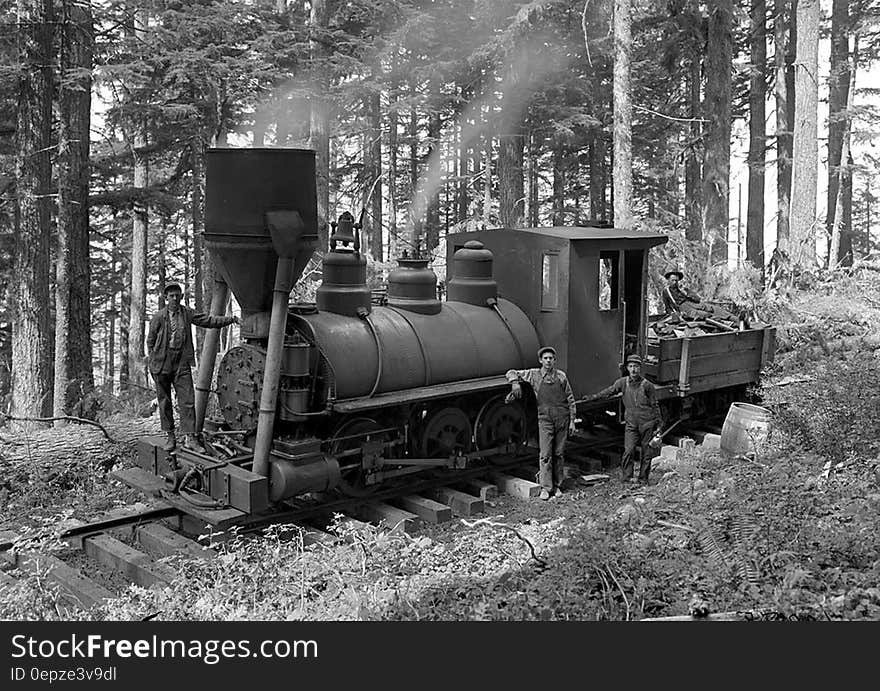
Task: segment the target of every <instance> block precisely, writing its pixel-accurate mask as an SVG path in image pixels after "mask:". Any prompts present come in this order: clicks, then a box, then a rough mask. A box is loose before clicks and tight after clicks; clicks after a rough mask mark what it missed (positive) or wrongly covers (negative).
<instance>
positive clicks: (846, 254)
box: [838, 154, 855, 266]
mask: <svg viewBox="0 0 880 691" xmlns="http://www.w3.org/2000/svg"><path fill="white" fill-rule="evenodd" d="M852 166H853V157H852V154H849V155H848V156H847V170H846V175H844V177H843V227H842V228H841V229H840V251H839V253H838V261H839V262H840V265H841V266H852V264H853V260H854V259H855V253H854V248H853V227H852V206H853V168H852Z"/></svg>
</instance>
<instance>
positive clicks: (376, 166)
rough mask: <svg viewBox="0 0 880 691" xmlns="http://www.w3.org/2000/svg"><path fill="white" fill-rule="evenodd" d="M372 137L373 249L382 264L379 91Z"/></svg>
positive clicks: (373, 108) (372, 113)
mask: <svg viewBox="0 0 880 691" xmlns="http://www.w3.org/2000/svg"><path fill="white" fill-rule="evenodd" d="M377 78H379V76H378V75H377ZM370 137H371V140H370V168H371V176H370V179H369V180H368V181H367V182H369V184H370V189H371V190H372V197H371V198H370V210H369V215H370V231H371V232H370V236H371V238H372V245H371V249H372V252H373V259H375V260H376V261H380V262H381V261H383V258H384V256H385V252H384V242H383V239H382V103H381V100H380V98H379V92H378V91H377V92H375V93H373V94H372V95H371V96H370ZM374 185H375V186H374Z"/></svg>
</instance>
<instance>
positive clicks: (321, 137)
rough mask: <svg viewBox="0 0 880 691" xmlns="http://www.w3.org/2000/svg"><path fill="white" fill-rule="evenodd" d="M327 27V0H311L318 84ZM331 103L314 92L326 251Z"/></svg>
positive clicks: (322, 82) (313, 131) (312, 130)
mask: <svg viewBox="0 0 880 691" xmlns="http://www.w3.org/2000/svg"><path fill="white" fill-rule="evenodd" d="M326 26H327V2H326V0H312V3H311V10H310V13H309V30H310V33H309V51H310V54H311V60H312V69H313V79H314V80H315V83H316V86H317V87H319V88H320V87H321V86H324V87H326V86H327V85H326V77H325V76H324V74H323V71H324V67H323V64H322V63H323V59H324V58H325V57H326V53H327V49H326V48H325V47H324V44H323V43H322V42H321V40H320V38H321V33H322V32H323V31H324V30H325V29H326ZM329 118H330V116H329V112H328V106H327V103H326V101H325V99H324V98H322V97H321V96H318V95H314V96H313V98H312V101H311V119H310V123H309V124H310V127H309V145H310V146H311V148H313V149H314V150H315V152H316V155H315V177H316V181H317V190H318V238H319V242H318V244H319V247H320V250H321V251H324V250H325V249H326V248H327V246H328V240H329V230H328V228H329V223H330V213H331V211H330V121H329Z"/></svg>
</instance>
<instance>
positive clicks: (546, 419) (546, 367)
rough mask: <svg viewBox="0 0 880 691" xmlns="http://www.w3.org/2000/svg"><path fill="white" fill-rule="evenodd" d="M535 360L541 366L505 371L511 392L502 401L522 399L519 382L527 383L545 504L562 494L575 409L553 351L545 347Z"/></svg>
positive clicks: (539, 475)
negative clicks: (535, 420) (533, 400)
mask: <svg viewBox="0 0 880 691" xmlns="http://www.w3.org/2000/svg"><path fill="white" fill-rule="evenodd" d="M538 361H539V362H540V363H541V367H533V368H531V369H519V370H517V369H512V370H508V371H507V381H509V382H510V383H511V389H510V393H509V394H508V395H507V398H506V399H505V400H506V401H507V402H508V403H509V402H511V401H512V400H514V399H517V398H520V397H521V396H522V386H521V384H520V382H525V383H527V384H528V385H529V386H531V387H532V391H534V392H535V398H536V399H537V401H538V443H539V446H540V456H539V457H538V482H539V483H540V485H541V499H543V500H544V501H546V500H547V499H549V498H550V496H551V495H553V494H555V495H556V496H559V495H561V494H562V493H563V492H562V483H563V481H564V479H565V474H564V467H563V451H564V449H565V442H566V441H567V439H568V434H569V432H571V433H572V434H574V432H575V425H574V420H575V414H576V412H577V408H576V406H575V402H574V394H573V393H572V392H571V385H570V384H569V383H568V377H567V376H566V374H565V372H563V371H562V370H561V369H557V368H556V351H555V350H554V349H553V348H551V347H550V346H544V347H543V348H541V349H540V350H539V351H538Z"/></svg>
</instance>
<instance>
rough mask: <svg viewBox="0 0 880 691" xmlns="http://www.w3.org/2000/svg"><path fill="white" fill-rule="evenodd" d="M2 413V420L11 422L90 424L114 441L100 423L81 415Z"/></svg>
mask: <svg viewBox="0 0 880 691" xmlns="http://www.w3.org/2000/svg"><path fill="white" fill-rule="evenodd" d="M2 415H3V419H4V420H12V421H13V422H54V421H55V420H69V421H70V422H78V423H80V424H81V425H92V426H94V427H97V428H98V429H99V430H101V431H102V432H103V433H104V436H105V437H107V440H108V441H112V442H114V443H115V442H116V440H115V439H114V438H113V437H111V436H110V434H109V433H108V432H107V430H106V429H105V428H104V426H103V425H102V424H101V423H99V422H95V421H94V420H87V419H85V418H82V417H74V416H72V415H60V416H58V417H13V416H12V415H8V414H7V413H2Z"/></svg>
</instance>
